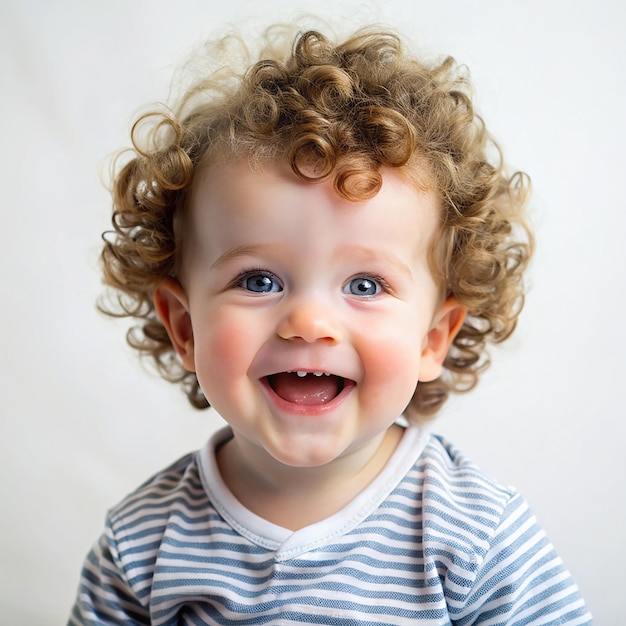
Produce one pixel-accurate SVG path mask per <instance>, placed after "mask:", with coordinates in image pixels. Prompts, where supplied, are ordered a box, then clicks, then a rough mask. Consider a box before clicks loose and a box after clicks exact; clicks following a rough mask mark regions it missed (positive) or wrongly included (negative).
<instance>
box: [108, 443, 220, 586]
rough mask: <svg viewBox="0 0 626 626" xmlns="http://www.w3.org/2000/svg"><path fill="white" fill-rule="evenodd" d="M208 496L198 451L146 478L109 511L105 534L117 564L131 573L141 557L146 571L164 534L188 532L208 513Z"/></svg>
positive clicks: (152, 561)
mask: <svg viewBox="0 0 626 626" xmlns="http://www.w3.org/2000/svg"><path fill="white" fill-rule="evenodd" d="M207 500H208V498H207V495H206V492H205V490H204V487H203V485H202V482H201V479H200V475H199V469H198V460H197V453H189V454H186V455H185V456H183V457H181V458H180V459H178V460H177V461H175V462H174V463H172V464H171V465H169V466H168V467H166V468H165V469H163V470H161V471H159V472H157V473H156V474H154V475H153V476H152V477H150V478H149V479H148V480H146V481H145V482H144V483H143V484H142V485H140V486H139V487H138V488H137V489H135V490H134V491H133V492H132V493H130V494H129V495H128V496H126V497H125V498H124V499H123V500H122V501H121V502H120V503H119V504H117V505H116V506H114V507H113V508H112V509H110V511H109V513H108V515H107V522H106V530H105V534H106V536H107V543H108V545H109V549H110V551H111V555H112V557H113V559H114V560H115V561H116V562H117V564H118V567H120V568H121V569H123V570H125V571H126V573H127V574H131V572H130V571H129V569H132V568H134V566H135V565H136V563H137V562H138V561H141V562H142V563H143V566H142V570H144V571H143V573H144V574H145V573H147V572H146V571H145V568H147V569H148V570H149V569H150V568H151V566H153V564H154V561H155V559H156V556H157V553H158V550H159V547H160V545H161V543H162V542H163V539H164V537H165V535H166V534H167V533H168V532H169V533H171V532H173V531H179V532H181V533H185V532H186V528H188V527H189V525H190V524H193V523H194V520H195V519H196V518H197V517H198V516H200V517H204V516H206V512H207V508H208V507H207Z"/></svg>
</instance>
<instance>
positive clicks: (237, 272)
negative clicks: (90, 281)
mask: <svg viewBox="0 0 626 626" xmlns="http://www.w3.org/2000/svg"><path fill="white" fill-rule="evenodd" d="M438 208H439V205H438V201H437V199H436V197H435V195H434V194H432V193H425V192H421V191H419V190H417V189H415V188H414V187H413V186H410V185H409V184H407V183H406V182H403V179H402V178H401V177H400V176H399V175H398V174H397V173H394V172H393V171H391V170H385V171H384V173H383V185H382V188H381V190H380V192H379V193H378V194H377V195H376V196H375V197H374V198H372V199H370V200H368V201H365V202H358V203H353V202H349V201H347V200H344V199H342V198H340V197H339V196H338V195H337V194H336V193H335V192H334V191H333V189H332V185H331V184H330V183H327V182H322V183H316V184H311V183H307V182H303V181H301V180H300V179H298V178H297V177H296V176H295V175H294V174H293V173H292V172H291V171H290V170H288V169H287V168H286V167H282V166H278V165H274V164H266V165H264V166H263V167H262V169H261V170H252V169H251V168H250V167H249V165H248V164H247V163H246V162H240V163H237V164H234V165H233V164H229V165H228V166H217V165H211V166H209V167H207V168H206V169H204V170H202V171H200V172H199V173H198V175H197V178H196V181H195V182H194V187H193V190H192V194H191V197H190V204H189V213H188V223H187V224H186V225H185V234H184V235H183V239H184V246H185V248H184V249H185V254H184V258H183V287H184V297H183V298H182V300H183V304H182V306H183V308H184V314H185V315H187V316H188V321H189V320H190V323H191V330H192V332H193V339H192V341H190V342H188V349H187V350H186V352H185V354H184V356H183V362H184V364H185V366H186V367H187V368H188V369H190V370H194V371H195V372H196V373H197V376H198V380H199V383H200V386H201V388H202V390H203V391H204V393H205V394H206V397H207V399H208V400H209V402H210V404H211V405H212V406H213V407H215V409H216V410H217V411H218V412H219V413H220V414H221V415H222V416H223V417H224V419H225V420H226V421H227V422H228V423H229V424H230V425H231V427H232V428H233V431H234V433H235V437H236V438H237V437H240V438H242V440H245V441H246V442H247V443H248V444H250V445H254V446H256V447H257V449H261V450H263V451H264V452H265V453H267V454H269V455H270V456H271V457H273V458H274V459H277V460H279V461H281V462H282V463H284V464H288V465H292V466H299V467H311V466H320V465H323V464H326V463H331V462H332V461H333V460H335V459H337V458H339V457H341V456H343V455H346V454H349V453H351V452H355V451H357V450H360V449H363V448H364V447H366V446H367V445H371V444H372V442H374V441H377V439H378V438H379V437H380V436H382V434H383V433H384V432H385V431H386V430H387V428H388V427H389V426H390V425H391V424H392V423H393V422H394V421H395V420H396V419H397V418H398V416H399V415H400V414H401V413H402V412H403V410H404V409H405V408H406V406H407V404H408V403H409V401H410V399H411V397H412V395H413V392H414V390H415V386H416V384H417V381H418V380H432V379H434V378H436V377H437V376H438V375H439V374H440V372H441V361H442V360H443V358H444V357H445V353H446V352H447V349H448V347H449V341H450V340H451V336H450V335H451V333H452V332H453V331H452V330H451V328H452V327H453V326H454V324H455V320H457V317H458V315H457V313H458V310H459V307H458V305H457V304H456V302H455V301H452V300H448V301H445V302H444V301H443V299H442V297H441V295H440V290H439V289H438V287H437V286H436V284H435V282H434V280H433V277H432V276H431V272H430V270H429V265H428V250H429V246H430V245H431V242H432V239H433V237H434V236H435V234H436V230H437V228H436V225H437V214H438Z"/></svg>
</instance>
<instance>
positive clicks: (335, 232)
mask: <svg viewBox="0 0 626 626" xmlns="http://www.w3.org/2000/svg"><path fill="white" fill-rule="evenodd" d="M381 173H382V179H383V184H382V186H381V189H380V191H379V192H378V193H377V194H376V195H375V196H373V197H372V198H370V199H367V200H363V201H357V202H355V201H351V200H347V199H345V198H343V197H341V196H339V194H338V193H337V192H336V191H335V189H334V188H333V185H332V182H331V181H330V180H328V179H327V180H324V181H321V182H309V181H304V180H302V179H300V178H299V177H297V176H296V175H295V174H294V173H293V172H292V170H291V169H290V168H289V166H288V165H286V164H282V163H275V162H264V163H262V164H260V165H258V166H255V167H253V166H251V165H250V163H249V162H248V161H247V160H245V159H241V160H237V161H233V162H229V163H226V164H225V163H213V164H208V165H204V166H203V167H202V168H201V169H200V170H199V171H198V172H197V174H196V177H195V180H194V183H193V186H192V190H191V193H190V196H189V199H188V203H187V208H186V211H187V219H186V227H185V232H186V236H185V239H186V240H187V241H186V243H189V244H191V245H192V246H197V245H203V246H207V245H208V246H209V247H210V248H212V249H214V250H215V252H216V253H217V252H218V250H222V251H223V250H224V248H225V247H228V246H236V245H247V244H249V243H257V242H258V241H259V240H261V239H262V240H263V241H265V242H267V243H272V242H276V243H278V242H279V241H280V240H281V239H282V240H284V239H291V238H293V240H294V242H295V243H296V244H297V245H300V243H302V244H306V242H308V241H309V240H310V239H312V238H313V239H320V238H326V239H328V240H332V241H334V240H336V241H337V242H340V241H341V240H347V239H351V240H353V241H354V242H356V243H359V242H360V243H363V244H364V245H370V244H371V245H372V246H374V245H375V246H376V247H378V248H383V247H385V246H389V247H390V248H393V247H394V246H396V245H400V244H401V243H402V244H407V245H412V246H414V247H415V249H416V250H417V251H421V250H422V249H423V248H424V246H426V245H427V244H428V243H429V242H430V241H432V239H433V236H434V234H435V232H436V231H437V225H438V223H439V215H440V202H439V200H438V198H437V196H436V194H435V193H434V192H432V191H430V190H424V189H422V188H420V187H419V186H418V185H417V184H416V183H415V182H412V181H411V180H410V179H409V178H407V177H406V176H404V175H403V174H402V173H400V172H398V171H397V170H393V169H390V168H385V169H383V170H382V172H381ZM185 247H187V245H186V246H185ZM306 248H308V246H306V245H303V251H304V249H306Z"/></svg>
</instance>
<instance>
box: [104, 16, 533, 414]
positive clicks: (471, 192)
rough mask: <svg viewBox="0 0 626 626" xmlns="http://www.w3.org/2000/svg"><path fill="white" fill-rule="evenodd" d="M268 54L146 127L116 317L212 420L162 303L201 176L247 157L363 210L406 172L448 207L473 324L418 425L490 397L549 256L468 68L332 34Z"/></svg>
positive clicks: (108, 238) (120, 222) (461, 294)
mask: <svg viewBox="0 0 626 626" xmlns="http://www.w3.org/2000/svg"><path fill="white" fill-rule="evenodd" d="M266 43H268V45H267V47H266V48H265V49H264V51H263V52H262V53H261V55H260V56H258V57H257V58H261V60H260V61H257V62H256V63H253V64H250V63H248V68H249V69H247V71H245V70H243V69H237V68H236V67H233V66H232V65H230V66H229V65H228V64H225V63H223V60H221V61H219V62H218V65H219V63H222V65H221V67H219V69H217V70H214V71H210V72H203V73H202V75H201V78H200V79H199V80H196V81H195V82H194V83H193V84H192V85H191V86H190V87H188V88H187V89H186V91H185V94H184V96H183V98H182V100H181V102H180V104H179V105H178V107H177V108H176V109H174V110H173V111H171V110H166V109H160V110H155V111H152V112H149V113H146V114H144V115H142V116H141V117H140V119H139V120H138V121H137V122H136V124H135V125H134V127H133V130H132V141H133V146H134V150H133V151H132V158H131V159H130V160H128V161H127V162H126V163H125V164H123V165H122V166H120V167H118V166H117V165H115V167H114V174H113V188H112V195H113V202H114V212H113V218H112V223H113V230H112V231H109V232H107V233H105V235H104V247H103V251H102V261H103V266H104V279H105V283H106V284H108V285H109V286H111V287H113V288H114V289H115V290H116V294H117V298H116V300H115V302H114V303H110V302H109V303H108V304H107V303H105V302H101V303H100V308H101V309H102V310H103V311H104V312H106V313H109V314H111V315H118V316H129V317H131V318H135V319H139V320H140V324H139V325H137V326H135V327H133V328H131V329H130V331H129V333H128V341H129V343H130V345H131V346H133V347H134V348H136V349H137V350H139V351H140V353H142V354H144V355H146V356H149V357H151V358H152V359H153V362H154V363H155V364H156V367H157V369H158V371H159V372H160V373H161V375H162V376H164V377H165V378H166V379H168V380H170V381H172V382H179V383H181V384H182V386H183V387H184V389H185V390H186V392H187V395H188V397H189V399H190V401H191V403H192V404H193V405H194V406H195V407H198V408H204V407H207V406H208V402H207V400H206V399H205V397H204V395H203V394H202V391H201V390H200V388H199V385H198V381H197V378H196V375H195V373H193V372H188V371H185V370H184V369H183V368H182V365H181V363H180V361H179V360H178V358H177V355H176V354H175V351H174V348H173V346H172V344H171V342H170V339H169V337H168V335H167V332H166V331H165V328H164V327H163V325H162V324H161V322H160V321H159V319H158V317H157V315H156V312H155V308H154V305H153V302H152V293H153V290H154V287H155V285H156V284H157V283H158V281H159V280H161V279H162V278H164V277H166V276H168V275H169V276H171V275H176V271H177V258H178V251H177V242H178V240H177V237H176V234H175V231H176V230H177V229H176V228H175V222H176V221H177V220H178V219H180V217H179V216H180V214H181V213H182V210H183V207H184V205H185V199H186V197H187V194H188V192H189V189H190V187H191V184H192V181H193V179H194V173H195V172H196V171H197V169H198V167H199V166H200V164H202V163H205V162H207V161H211V160H212V159H213V160H217V159H223V158H229V157H231V156H234V157H240V156H242V155H245V156H246V157H249V158H251V159H254V160H266V159H270V160H271V159H279V160H285V161H286V162H288V163H290V165H291V168H292V169H293V171H294V172H295V174H296V175H298V176H299V177H301V178H302V179H304V180H321V179H327V178H329V179H332V183H333V185H334V188H335V190H336V192H337V193H338V194H340V195H341V196H343V197H344V198H347V199H349V200H352V201H360V200H365V199H368V198H371V197H372V196H374V195H375V194H376V193H377V192H378V190H379V189H380V186H381V182H382V179H381V167H382V166H389V167H395V168H402V169H403V171H406V172H407V174H408V175H409V176H410V178H411V180H414V181H415V183H416V184H423V183H424V181H427V184H428V185H429V186H430V187H432V188H433V190H434V191H436V192H437V193H438V195H439V197H440V199H441V206H442V208H441V218H440V221H441V223H440V231H439V237H438V238H437V241H435V242H434V243H433V249H432V259H431V261H432V262H431V267H432V269H433V272H434V274H435V277H436V278H437V279H438V280H439V281H440V283H441V285H442V288H443V289H445V290H446V291H447V292H448V293H449V294H453V295H454V296H455V297H456V298H457V299H458V301H459V302H460V303H461V304H462V305H463V306H465V307H466V308H467V310H468V315H467V318H466V320H465V322H464V325H463V327H462V329H461V331H460V332H459V333H458V335H457V337H456V338H455V340H454V343H453V346H452V348H451V349H450V351H449V354H448V356H447V358H446V360H445V363H444V373H443V374H442V376H441V377H440V378H439V379H438V380H436V381H433V382H429V383H420V384H419V385H418V386H417V388H416V392H415V395H414V397H413V400H412V402H411V404H410V407H409V408H410V409H411V412H414V413H415V414H417V415H419V416H429V415H432V414H434V413H435V412H436V411H437V410H438V409H439V408H440V407H441V405H442V404H443V402H444V401H445V400H446V398H447V396H448V393H449V392H450V391H465V390H468V389H471V388H472V387H473V386H474V385H475V384H476V382H477V380H478V375H479V373H480V372H481V371H482V370H483V369H484V368H485V367H486V366H487V365H488V363H489V357H488V355H487V351H486V347H487V343H488V342H495V343H497V342H501V341H503V340H504V339H506V338H507V337H508V336H509V335H510V334H511V333H512V332H513V330H514V329H515V326H516V322H517V318H518V315H519V313H520V311H521V308H522V305H523V300H524V295H523V293H524V290H523V282H522V276H523V272H524V270H525V268H526V266H527V264H528V261H529V258H530V255H531V252H532V247H533V237H532V233H531V231H530V229H529V227H528V225H527V223H526V219H525V205H526V200H527V196H528V190H529V182H528V178H527V177H526V175H525V174H523V173H520V172H517V173H515V174H513V175H512V176H509V175H507V173H506V171H505V168H504V164H503V162H502V159H501V155H500V151H499V148H498V146H497V144H496V143H495V142H494V141H493V139H492V138H491V137H490V135H489V134H488V132H487V131H486V129H485V126H484V124H483V121H482V119H481V118H480V117H479V116H478V115H477V113H476V112H475V111H474V107H473V104H472V93H471V85H470V83H469V80H468V78H467V76H466V75H465V72H464V68H462V67H460V66H458V65H457V64H456V63H455V61H454V60H453V59H452V58H446V59H445V60H443V61H442V62H438V63H435V64H431V65H428V64H426V63H423V62H421V61H420V60H418V59H417V58H414V57H412V56H411V55H409V54H407V53H406V52H405V50H404V47H403V44H402V43H401V41H400V39H399V38H398V37H397V36H396V35H395V34H393V33H391V32H386V31H378V30H371V29H370V30H363V31H359V32H357V33H356V34H355V35H353V36H352V37H350V38H349V39H347V40H345V41H343V42H342V43H333V42H332V41H331V40H330V39H328V38H327V37H325V36H324V35H322V34H320V33H319V32H316V31H309V32H304V33H299V34H297V35H296V36H295V38H294V36H293V33H290V32H289V29H288V27H285V28H276V27H274V28H272V29H269V30H268V31H267V33H266ZM215 51H217V54H214V55H213V56H214V57H217V58H218V59H219V58H220V55H222V56H226V57H227V58H228V56H229V54H230V56H231V57H233V56H235V57H237V56H239V57H240V58H241V60H242V63H243V65H244V66H245V65H246V63H247V60H246V59H247V54H248V52H247V48H246V47H245V45H244V44H243V42H242V41H241V40H240V39H236V38H233V37H228V38H225V39H223V40H221V42H220V43H219V44H218V45H217V46H215V47H214V52H215ZM224 51H226V53H227V54H225V55H224V54H222V53H223V52H224ZM233 52H237V54H234V55H233ZM115 163H119V161H116V162H115ZM311 166H313V167H311ZM312 171H313V172H314V174H312V173H311V172H312Z"/></svg>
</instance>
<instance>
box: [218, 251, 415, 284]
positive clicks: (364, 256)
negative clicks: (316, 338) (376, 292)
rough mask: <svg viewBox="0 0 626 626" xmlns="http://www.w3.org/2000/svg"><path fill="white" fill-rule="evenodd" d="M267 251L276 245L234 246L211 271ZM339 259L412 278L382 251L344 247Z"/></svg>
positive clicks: (402, 264)
mask: <svg viewBox="0 0 626 626" xmlns="http://www.w3.org/2000/svg"><path fill="white" fill-rule="evenodd" d="M269 251H273V252H274V253H275V252H276V245H274V244H269V243H258V244H251V245H241V246H235V247H234V248H230V249H229V250H227V251H226V252H224V254H222V255H220V256H219V257H218V258H217V259H216V260H215V261H214V262H213V263H212V264H211V269H217V268H219V267H221V266H222V265H225V264H226V263H228V262H229V261H232V260H233V259H237V258H239V257H242V256H256V255H261V254H263V253H267V252H269ZM339 256H340V257H349V258H356V259H358V260H359V261H363V262H378V263H381V262H382V263H383V264H385V265H389V266H391V267H393V268H395V269H396V271H398V272H400V273H401V274H405V275H406V276H408V277H412V276H413V272H412V271H411V268H410V267H409V266H408V265H407V264H406V263H403V262H402V261H400V260H399V259H397V258H396V257H395V256H394V255H393V254H390V253H389V252H386V251H384V250H372V249H371V248H368V247H367V246H358V245H352V246H346V247H345V248H342V250H341V254H340V255H339Z"/></svg>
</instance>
